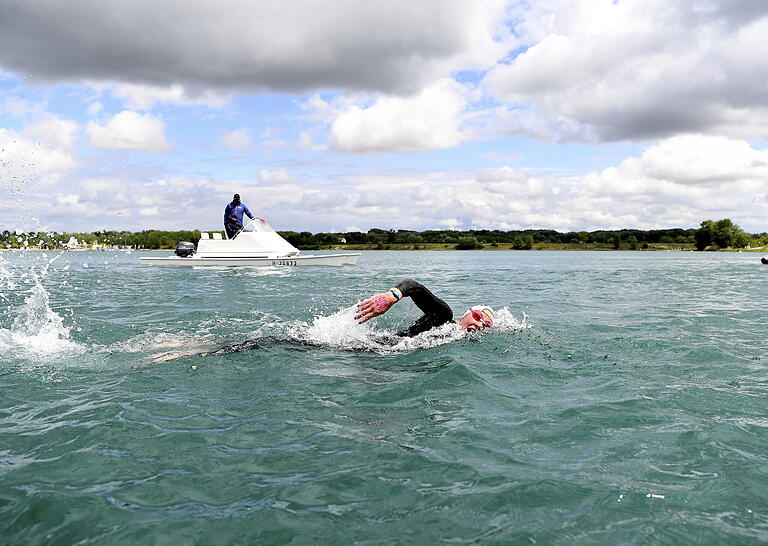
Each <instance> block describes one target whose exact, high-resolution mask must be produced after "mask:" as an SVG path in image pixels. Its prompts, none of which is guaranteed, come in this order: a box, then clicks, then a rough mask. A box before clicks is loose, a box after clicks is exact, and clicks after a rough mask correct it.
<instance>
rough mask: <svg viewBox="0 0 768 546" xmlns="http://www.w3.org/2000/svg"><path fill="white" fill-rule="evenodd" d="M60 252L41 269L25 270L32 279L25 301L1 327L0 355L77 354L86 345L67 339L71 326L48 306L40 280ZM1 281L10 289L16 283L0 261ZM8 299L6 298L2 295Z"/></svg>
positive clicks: (16, 356) (26, 356) (13, 356)
mask: <svg viewBox="0 0 768 546" xmlns="http://www.w3.org/2000/svg"><path fill="white" fill-rule="evenodd" d="M59 256H60V255H56V256H54V257H53V258H52V259H51V260H50V261H48V262H47V263H46V264H45V265H43V266H42V268H41V270H40V272H39V273H38V272H37V271H35V269H34V268H31V269H30V270H29V272H28V275H29V278H30V279H31V280H32V281H33V284H32V288H31V290H30V292H29V294H28V295H27V296H26V298H25V299H24V303H23V304H22V305H21V306H20V307H19V308H18V309H16V312H15V317H14V319H13V322H12V324H11V327H10V328H8V329H4V328H0V355H2V356H3V357H11V358H23V359H27V360H29V359H38V358H41V357H52V356H61V355H62V354H63V353H80V352H83V351H84V350H85V348H84V347H83V346H82V345H80V344H79V343H76V342H74V341H72V340H71V339H70V328H69V327H67V326H65V325H64V320H63V318H62V317H61V316H60V315H59V314H58V313H56V312H55V311H54V310H53V309H52V308H51V303H50V295H49V294H48V292H47V291H46V289H45V287H44V286H43V283H42V279H44V278H45V276H46V275H47V273H48V268H49V267H50V266H51V264H52V263H53V262H55V261H56V259H58V257H59ZM0 271H1V272H0V282H2V283H3V284H4V285H5V287H6V288H8V289H10V290H15V289H16V283H15V281H14V280H13V277H12V275H11V273H10V271H9V269H8V268H6V267H4V266H3V265H2V264H0ZM5 300H6V301H8V298H7V297H5Z"/></svg>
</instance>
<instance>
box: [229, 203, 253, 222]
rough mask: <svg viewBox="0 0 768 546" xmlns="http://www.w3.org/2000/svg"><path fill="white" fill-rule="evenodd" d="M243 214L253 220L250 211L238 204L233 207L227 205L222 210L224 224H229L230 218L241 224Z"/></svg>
mask: <svg viewBox="0 0 768 546" xmlns="http://www.w3.org/2000/svg"><path fill="white" fill-rule="evenodd" d="M243 213H245V214H246V215H247V216H248V218H250V219H251V220H253V214H251V211H249V210H248V207H246V206H245V205H243V204H242V203H240V204H239V205H233V204H232V203H230V204H229V205H227V208H225V209H224V223H225V224H226V223H227V222H229V217H230V216H236V217H237V221H238V222H240V223H241V224H242V223H243Z"/></svg>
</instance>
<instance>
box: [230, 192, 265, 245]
mask: <svg viewBox="0 0 768 546" xmlns="http://www.w3.org/2000/svg"><path fill="white" fill-rule="evenodd" d="M243 214H245V215H246V216H248V218H250V219H251V220H253V218H254V216H253V214H251V211H250V210H248V207H246V206H245V204H243V203H241V202H240V194H239V193H236V194H235V195H234V196H233V197H232V202H231V203H230V204H228V205H227V207H226V208H225V209H224V230H225V231H226V232H227V239H234V237H235V235H237V233H238V232H239V231H240V230H241V229H243ZM259 220H264V221H265V222H266V219H264V218H259Z"/></svg>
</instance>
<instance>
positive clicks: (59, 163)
mask: <svg viewBox="0 0 768 546" xmlns="http://www.w3.org/2000/svg"><path fill="white" fill-rule="evenodd" d="M62 123H64V124H65V125H66V123H68V122H62ZM70 128H71V127H70ZM59 129H61V128H59ZM28 130H29V133H30V134H29V135H28V134H25V132H24V131H22V132H21V133H19V132H16V131H13V130H10V129H2V128H0V180H2V181H3V185H4V186H6V188H8V189H10V190H11V191H12V192H14V193H17V194H20V193H23V192H24V189H25V188H26V187H27V186H32V185H35V184H38V183H40V184H42V185H44V186H50V185H52V184H55V183H56V182H58V181H59V180H60V178H61V176H62V175H64V174H66V173H67V172H69V171H71V170H72V169H73V168H74V167H75V166H76V161H75V158H74V157H73V156H72V154H71V153H70V152H69V151H68V150H66V149H63V148H62V147H61V146H60V144H61V142H57V139H58V138H64V139H66V138H67V137H66V136H65V135H64V134H59V135H56V134H51V133H55V131H53V132H51V131H50V130H44V129H43V128H42V127H39V126H38V127H34V126H31V127H28ZM43 132H44V133H46V134H47V136H49V137H51V138H46V140H45V141H43V140H39V139H37V138H36V136H37V135H41V133H43ZM65 132H66V131H65V130H63V133H65Z"/></svg>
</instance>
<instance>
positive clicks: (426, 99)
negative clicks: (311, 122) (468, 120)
mask: <svg viewBox="0 0 768 546" xmlns="http://www.w3.org/2000/svg"><path fill="white" fill-rule="evenodd" d="M467 94H468V92H467V90H466V89H465V88H464V87H463V86H461V85H459V84H457V83H455V82H453V81H452V80H442V81H440V82H438V83H437V84H435V85H433V86H431V87H429V88H427V89H425V90H423V91H422V92H420V93H418V94H417V95H415V96H413V97H381V98H379V99H378V100H376V101H375V102H374V103H373V104H372V105H371V106H369V107H367V108H361V107H360V106H357V105H354V106H351V107H350V108H348V109H347V110H345V111H343V112H342V113H340V114H339V115H338V117H336V119H335V120H334V121H333V124H332V125H331V145H332V147H333V149H335V150H337V151H341V152H349V153H368V152H422V151H427V150H434V149H439V148H448V147H451V146H456V145H458V144H459V143H460V142H461V140H462V130H461V123H462V119H463V114H464V109H465V107H466V103H467V98H466V95H467Z"/></svg>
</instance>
